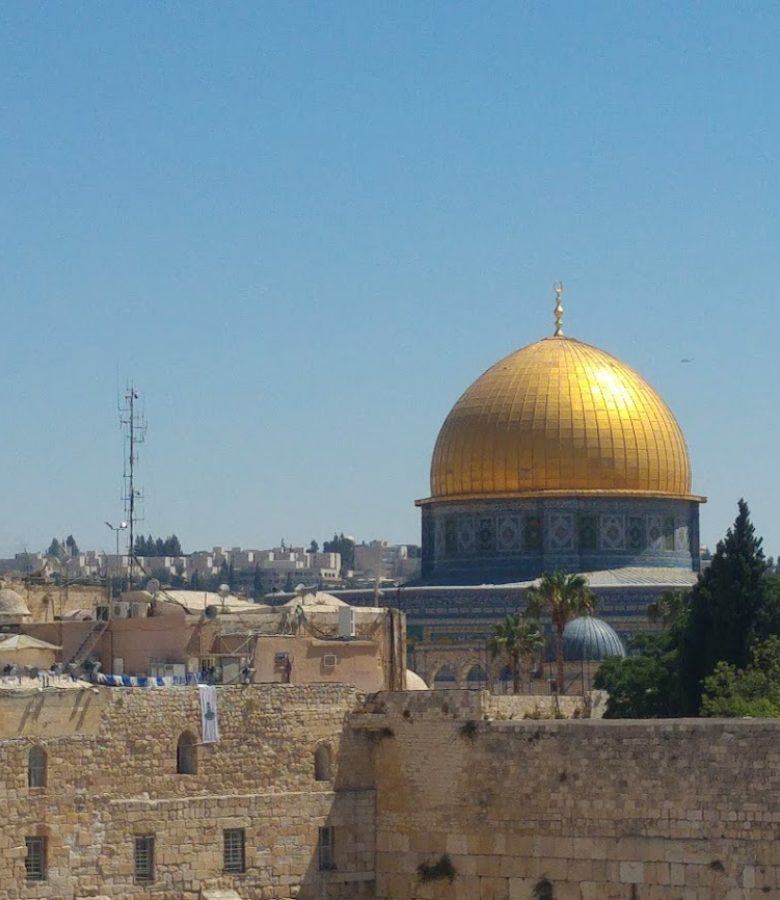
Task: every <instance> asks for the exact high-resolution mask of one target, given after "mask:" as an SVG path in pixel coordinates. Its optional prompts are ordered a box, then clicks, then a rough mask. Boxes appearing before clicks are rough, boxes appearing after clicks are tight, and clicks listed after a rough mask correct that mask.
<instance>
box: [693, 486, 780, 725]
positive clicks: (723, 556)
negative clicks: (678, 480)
mask: <svg viewBox="0 0 780 900" xmlns="http://www.w3.org/2000/svg"><path fill="white" fill-rule="evenodd" d="M766 570H767V564H766V560H765V558H764V551H763V550H762V549H761V538H759V537H756V532H755V528H754V527H753V523H752V522H751V521H750V511H749V509H748V505H747V503H746V502H745V501H744V500H740V501H739V513H738V515H737V518H736V520H735V522H734V525H733V526H732V527H731V528H729V530H728V531H727V532H726V537H725V538H724V539H723V540H722V541H719V542H718V547H717V550H716V552H715V555H714V556H713V558H712V562H711V563H710V566H709V568H707V569H706V570H705V571H704V572H703V573H702V575H701V576H700V577H699V580H698V582H697V584H696V585H695V586H694V588H693V590H692V592H691V598H690V615H689V618H688V622H687V624H686V627H685V630H684V632H683V634H682V647H681V653H680V670H681V671H680V674H681V689H682V698H681V699H682V705H683V712H684V713H687V714H689V715H696V714H698V712H699V708H700V706H701V695H702V682H703V680H704V679H705V678H707V677H708V676H709V675H711V674H712V672H713V670H714V669H715V666H716V664H717V663H718V662H721V661H723V662H727V663H731V664H732V665H734V666H736V667H737V668H745V667H746V666H747V665H748V663H749V662H750V643H751V640H752V638H753V636H754V631H755V627H756V623H757V620H758V618H759V615H760V613H761V611H762V608H763V605H764V592H765V587H766V579H765V575H766Z"/></svg>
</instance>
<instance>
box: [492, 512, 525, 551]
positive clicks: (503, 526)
mask: <svg viewBox="0 0 780 900" xmlns="http://www.w3.org/2000/svg"><path fill="white" fill-rule="evenodd" d="M496 537H497V542H496V544H497V547H498V549H499V550H519V549H520V547H521V537H522V529H521V527H520V517H519V516H499V517H498V528H497V531H496Z"/></svg>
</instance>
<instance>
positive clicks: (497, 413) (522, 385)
mask: <svg viewBox="0 0 780 900" xmlns="http://www.w3.org/2000/svg"><path fill="white" fill-rule="evenodd" d="M690 490H691V466H690V461H689V459H688V450H687V448H686V445H685V438H684V437H683V434H682V431H681V430H680V426H679V425H678V424H677V421H676V419H675V418H674V416H673V415H672V412H671V410H670V409H669V407H668V406H667V405H666V404H665V403H664V401H663V400H662V399H661V398H660V397H659V396H658V394H657V393H656V392H655V391H654V390H653V389H652V388H651V387H650V385H649V384H648V383H647V382H646V381H645V380H644V379H643V378H642V377H641V376H640V375H638V374H637V373H636V372H634V371H633V369H630V368H629V367H628V366H627V365H625V364H624V363H622V362H620V361H619V360H617V359H615V357H614V356H610V355H609V354H608V353H605V352H604V351H603V350H599V349H597V348H596V347H591V346H590V345H589V344H583V343H581V342H580V341H576V340H573V339H571V338H566V337H563V336H562V335H560V336H556V337H551V338H545V339H544V340H541V341H538V342H537V343H535V344H530V345H529V346H527V347H523V348H521V349H520V350H516V351H515V352H514V353H511V354H510V355H509V356H507V357H506V358H505V359H502V360H501V361H500V362H497V363H496V364H495V365H494V366H493V367H492V368H490V369H488V370H487V372H485V373H484V375H482V376H481V377H480V378H478V379H477V380H476V381H475V382H474V384H472V385H471V387H470V388H469V389H468V390H467V391H466V392H465V394H463V396H462V397H461V398H460V400H458V402H457V403H456V404H455V406H454V407H453V408H452V410H451V412H450V414H449V415H448V416H447V419H446V421H445V422H444V425H443V426H442V429H441V431H440V432H439V437H438V439H437V441H436V447H435V449H434V451H433V460H432V462H431V494H432V496H431V498H430V500H447V499H450V500H455V499H459V498H468V499H476V498H477V497H484V498H495V497H502V496H516V495H529V494H530V495H534V494H549V493H559V494H567V495H570V494H594V493H595V494H605V493H606V494H617V495H622V494H631V495H635V494H641V495H656V496H674V497H689V496H690ZM691 499H694V498H691ZM695 499H699V498H695ZM423 502H425V501H423Z"/></svg>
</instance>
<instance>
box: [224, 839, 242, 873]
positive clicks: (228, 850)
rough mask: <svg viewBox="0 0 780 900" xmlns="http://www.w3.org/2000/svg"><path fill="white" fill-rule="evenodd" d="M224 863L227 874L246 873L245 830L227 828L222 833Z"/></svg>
mask: <svg viewBox="0 0 780 900" xmlns="http://www.w3.org/2000/svg"><path fill="white" fill-rule="evenodd" d="M222 838H223V844H222V862H223V867H224V869H225V871H226V872H244V871H245V870H246V857H245V855H244V829H243V828H226V829H225V830H224V831H223V833H222Z"/></svg>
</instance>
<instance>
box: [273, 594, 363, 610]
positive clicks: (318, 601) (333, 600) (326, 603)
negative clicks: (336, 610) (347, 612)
mask: <svg viewBox="0 0 780 900" xmlns="http://www.w3.org/2000/svg"><path fill="white" fill-rule="evenodd" d="M284 606H307V607H311V606H315V607H317V606H319V607H326V608H327V607H335V606H349V603H345V602H344V601H343V600H340V599H339V598H338V597H334V596H333V594H327V593H325V591H309V592H308V593H306V594H299V595H298V596H297V597H293V598H292V600H288V601H287V602H286V603H285V604H284Z"/></svg>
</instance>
